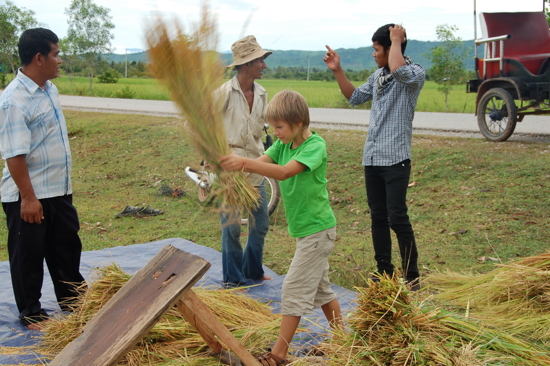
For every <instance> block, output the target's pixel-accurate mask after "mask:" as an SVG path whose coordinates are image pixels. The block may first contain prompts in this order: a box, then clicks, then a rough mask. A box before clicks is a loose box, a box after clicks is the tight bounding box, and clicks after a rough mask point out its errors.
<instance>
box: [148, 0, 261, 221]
mask: <svg viewBox="0 0 550 366" xmlns="http://www.w3.org/2000/svg"><path fill="white" fill-rule="evenodd" d="M173 33H174V35H172V34H173ZM146 41H147V44H148V47H149V57H150V70H152V72H153V74H154V75H155V77H156V78H158V79H160V80H161V81H162V82H163V83H164V84H165V85H166V86H167V87H168V89H169V90H170V92H171V95H172V100H173V101H174V102H175V103H176V104H177V105H178V107H179V109H180V111H181V112H182V114H183V116H184V118H185V119H186V129H187V131H188V132H189V133H190V134H191V135H192V141H193V143H194V145H195V148H196V149H197V150H198V152H199V153H200V154H201V155H202V156H203V157H204V159H205V160H206V161H207V162H208V163H209V164H210V166H211V167H212V168H213V169H214V171H215V172H216V174H217V177H218V180H217V182H218V183H219V186H218V187H217V188H216V189H215V193H216V194H217V195H218V196H219V197H220V198H221V199H222V208H223V207H224V206H225V207H228V206H235V207H242V208H243V209H245V210H248V209H250V208H252V207H254V206H255V205H257V202H258V199H259V194H258V192H257V191H256V189H255V188H254V187H253V186H252V185H251V184H250V182H249V181H248V179H247V178H246V176H245V175H244V173H242V172H230V173H226V172H222V171H221V169H220V168H219V165H218V162H219V159H220V157H221V156H224V155H227V154H229V153H230V152H231V150H230V148H229V144H228V142H227V137H226V133H225V126H224V122H223V112H222V106H221V98H217V97H216V95H215V94H216V93H215V90H216V88H217V87H218V86H219V85H220V84H221V81H222V79H223V74H224V65H223V64H222V62H221V60H220V58H219V55H218V53H217V52H216V47H217V42H218V34H217V31H216V22H215V19H214V18H213V17H212V16H211V15H210V13H209V11H208V6H207V5H206V3H205V4H203V6H202V12H201V21H200V23H199V24H198V25H197V26H196V29H195V30H194V31H193V32H192V33H191V34H185V33H184V32H183V30H182V26H181V25H180V24H179V22H178V21H177V20H174V21H173V22H172V24H170V25H169V24H167V23H166V22H165V21H164V20H163V19H162V18H161V17H160V16H158V17H157V18H156V19H155V20H154V21H153V22H152V24H150V25H149V26H148V29H147V31H146Z"/></svg>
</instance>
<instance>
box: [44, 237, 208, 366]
mask: <svg viewBox="0 0 550 366" xmlns="http://www.w3.org/2000/svg"><path fill="white" fill-rule="evenodd" d="M208 268H210V263H208V262H207V261H206V260H204V259H203V258H200V257H197V256H195V255H192V254H190V253H187V252H184V251H182V250H179V249H177V248H175V247H173V246H171V245H168V246H166V247H164V248H163V249H161V250H160V251H159V253H158V254H157V255H156V256H155V257H153V258H152V259H151V260H150V261H149V263H147V265H146V266H145V267H144V268H142V269H141V270H139V271H138V272H136V274H135V275H134V276H132V277H131V278H130V280H129V281H128V282H127V283H126V284H125V285H124V286H123V287H122V288H121V289H120V290H119V291H118V292H117V293H116V294H115V295H114V296H113V297H112V298H111V300H109V302H107V304H105V306H103V308H102V309H100V311H99V312H98V313H97V314H96V315H95V316H94V318H93V319H92V320H91V321H90V322H88V324H86V326H85V327H84V328H83V329H82V334H81V335H80V336H79V337H78V338H76V339H75V340H74V341H72V342H71V343H70V344H68V345H67V346H66V347H65V348H64V349H63V350H62V351H61V353H59V354H58V355H57V357H55V359H54V360H53V361H51V362H50V363H49V365H50V366H67V365H71V366H110V365H115V364H116V363H117V362H118V361H119V360H120V359H121V358H122V357H123V356H124V355H125V354H126V353H127V352H128V351H130V350H131V349H132V348H133V347H134V346H135V345H136V344H137V343H138V342H139V341H140V340H141V339H142V338H143V337H144V336H145V335H146V334H147V333H148V332H149V331H150V330H151V328H153V326H154V325H155V324H156V323H157V322H158V320H159V319H160V318H161V317H162V315H163V314H164V313H165V312H166V311H167V310H168V309H169V308H170V307H172V306H173V305H174V304H175V303H176V301H178V299H179V298H181V297H182V295H183V294H184V293H185V292H187V291H188V290H189V289H190V288H191V287H192V286H193V285H194V284H195V283H196V282H197V281H198V280H199V279H200V278H201V277H202V276H203V275H204V274H205V273H206V271H207V270H208Z"/></svg>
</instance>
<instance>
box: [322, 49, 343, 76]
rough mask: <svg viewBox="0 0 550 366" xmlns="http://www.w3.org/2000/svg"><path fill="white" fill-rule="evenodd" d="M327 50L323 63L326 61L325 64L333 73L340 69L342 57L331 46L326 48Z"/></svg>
mask: <svg viewBox="0 0 550 366" xmlns="http://www.w3.org/2000/svg"><path fill="white" fill-rule="evenodd" d="M325 47H326V48H327V50H328V51H327V53H326V54H325V57H324V58H323V61H325V64H326V65H327V67H328V68H329V69H331V70H332V71H336V70H338V69H340V67H341V66H340V55H338V54H337V53H336V51H334V50H333V49H332V48H330V47H329V46H325Z"/></svg>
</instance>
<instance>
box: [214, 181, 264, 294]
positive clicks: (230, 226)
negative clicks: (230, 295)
mask: <svg viewBox="0 0 550 366" xmlns="http://www.w3.org/2000/svg"><path fill="white" fill-rule="evenodd" d="M256 188H257V189H258V192H259V193H260V201H259V202H258V207H256V208H255V209H253V210H252V212H251V213H250V216H249V218H248V240H247V241H246V247H245V249H244V251H243V248H242V246H241V240H240V239H241V217H240V214H235V213H229V212H224V211H222V212H221V213H220V221H221V224H222V266H223V282H224V284H225V285H226V286H228V287H236V286H243V285H245V284H246V279H247V278H249V279H252V280H260V279H262V277H263V276H264V269H263V267H262V261H263V251H264V242H265V236H266V234H267V231H268V230H269V214H268V210H267V197H266V193H265V184H264V183H263V182H262V184H261V185H260V186H258V187H256Z"/></svg>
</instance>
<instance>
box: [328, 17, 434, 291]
mask: <svg viewBox="0 0 550 366" xmlns="http://www.w3.org/2000/svg"><path fill="white" fill-rule="evenodd" d="M372 42H373V48H374V52H373V53H372V56H373V57H374V60H375V61H376V64H377V65H378V67H379V68H378V70H376V71H375V72H374V74H372V75H371V76H370V77H369V79H368V80H367V82H366V83H365V84H363V85H361V86H359V87H357V88H356V87H355V86H354V85H353V84H352V83H351V82H350V81H349V80H348V78H347V77H346V75H345V73H344V71H343V69H342V67H341V65H340V56H339V55H338V54H337V53H336V52H335V51H333V50H332V49H331V48H330V47H329V46H327V49H328V51H327V53H326V55H325V58H324V61H325V63H326V65H327V67H328V68H329V69H330V70H332V71H333V73H334V75H335V76H336V80H337V81H338V85H339V87H340V90H341V92H342V94H344V96H345V97H346V98H347V99H348V101H349V103H350V104H351V105H353V106H355V105H358V104H361V103H364V102H366V101H368V100H372V108H371V114H370V124H369V131H368V135H367V140H366V142H365V147H364V150H363V161H362V164H363V166H364V172H365V185H366V189H367V200H368V204H369V208H370V212H371V220H372V223H371V230H372V240H373V244H374V253H375V259H376V263H377V267H378V273H379V274H380V275H388V276H390V277H391V276H393V274H394V265H393V264H392V259H391V249H392V243H391V233H390V228H391V229H392V230H393V231H394V232H395V234H396V236H397V241H398V243H399V251H400V254H401V264H402V270H403V275H404V277H405V279H406V281H407V283H409V284H410V286H411V288H412V289H413V290H416V289H418V288H419V276H420V274H419V271H418V263H417V262H418V252H417V248H416V241H415V237H414V231H413V228H412V225H411V223H410V220H409V216H408V214H407V202H406V201H407V197H406V196H407V188H408V184H409V177H410V173H411V139H412V121H413V118H414V109H415V107H416V102H417V100H418V95H419V94H420V90H421V89H422V86H423V85H424V79H425V71H424V68H423V67H422V66H420V65H418V64H414V63H412V61H411V59H410V58H408V57H406V56H404V52H405V48H406V46H407V38H406V33H405V29H404V28H403V27H402V26H400V25H395V24H386V25H384V26H382V27H380V28H379V29H378V30H377V31H376V32H375V33H374V35H373V37H372ZM375 278H376V277H375Z"/></svg>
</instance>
